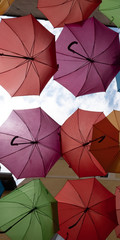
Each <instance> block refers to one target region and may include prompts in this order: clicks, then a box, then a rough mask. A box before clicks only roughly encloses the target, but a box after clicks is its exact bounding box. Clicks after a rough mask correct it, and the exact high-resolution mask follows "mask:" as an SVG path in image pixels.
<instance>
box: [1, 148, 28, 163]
mask: <svg viewBox="0 0 120 240" xmlns="http://www.w3.org/2000/svg"><path fill="white" fill-rule="evenodd" d="M28 147H31V144H30V145H28V146H25V147H23V148H21V149H19V150H17V151H15V152H12V153H9V154H7V155H5V156H3V157H0V160H1V159H4V158H6V157H9V156H11V155H12V154H15V153H17V152H20V151H22V150H23V149H25V148H28Z"/></svg>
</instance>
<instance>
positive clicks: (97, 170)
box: [61, 109, 106, 177]
mask: <svg viewBox="0 0 120 240" xmlns="http://www.w3.org/2000/svg"><path fill="white" fill-rule="evenodd" d="M104 117H105V116H104V114H103V113H102V112H90V111H85V110H81V109H77V111H75V112H74V113H73V114H72V115H71V116H70V117H69V118H68V119H67V120H66V121H65V123H64V124H63V125H62V126H61V146H62V155H63V158H64V159H65V161H66V162H67V163H68V164H69V166H70V167H71V168H72V169H73V170H74V171H75V173H76V174H77V175H78V176H79V177H88V176H103V175H105V174H106V173H105V171H104V169H103V167H102V166H101V165H100V164H99V162H98V161H97V160H96V159H95V157H94V156H93V155H92V154H91V152H90V151H89V149H90V145H91V140H92V130H93V124H94V123H96V122H98V121H100V120H102V119H103V118H104ZM100 140H102V139H101V138H100V139H96V141H100Z"/></svg>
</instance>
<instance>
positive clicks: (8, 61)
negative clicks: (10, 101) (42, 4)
mask: <svg viewBox="0 0 120 240" xmlns="http://www.w3.org/2000/svg"><path fill="white" fill-rule="evenodd" d="M56 71H57V63H56V51H55V36H54V35H53V34H51V33H50V32H49V31H48V30H47V29H46V28H44V27H43V26H42V25H41V24H40V23H39V22H38V21H37V20H36V19H35V18H34V17H33V16H32V15H28V16H24V17H19V18H12V19H4V20H2V22H1V23H0V85H1V86H2V87H3V88H5V89H6V90H7V91H8V92H9V94H10V95H11V96H18V95H39V94H40V92H41V91H42V89H43V88H44V86H45V85H46V83H47V82H48V80H49V79H50V78H51V77H52V76H53V74H54V73H55V72H56Z"/></svg>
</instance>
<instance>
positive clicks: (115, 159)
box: [90, 113, 120, 173]
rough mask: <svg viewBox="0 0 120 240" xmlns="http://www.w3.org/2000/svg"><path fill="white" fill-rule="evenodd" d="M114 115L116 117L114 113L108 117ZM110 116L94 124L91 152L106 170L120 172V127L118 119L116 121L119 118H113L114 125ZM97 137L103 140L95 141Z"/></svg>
mask: <svg viewBox="0 0 120 240" xmlns="http://www.w3.org/2000/svg"><path fill="white" fill-rule="evenodd" d="M116 115H117V114H116ZM112 116H113V117H114V114H111V115H109V117H108V118H109V119H111V117H112ZM118 116H119V113H118ZM108 118H107V117H106V118H104V119H103V120H101V121H99V122H97V123H96V124H94V126H93V132H92V141H91V145H90V152H91V153H92V154H93V155H94V157H95V158H96V159H97V160H98V161H99V163H100V164H101V165H102V167H103V168H104V169H105V171H106V172H112V173H114V172H116V173H120V129H119V127H118V126H119V124H118V121H116V122H115V121H114V120H118V119H119V118H116V119H113V124H114V125H113V124H112V123H111V122H110V121H109V120H108ZM115 125H116V126H117V128H116V127H115ZM97 138H98V139H100V138H101V139H102V141H94V139H97Z"/></svg>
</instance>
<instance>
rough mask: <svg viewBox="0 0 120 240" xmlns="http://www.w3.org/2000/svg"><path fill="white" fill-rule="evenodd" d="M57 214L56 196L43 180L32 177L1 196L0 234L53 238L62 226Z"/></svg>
mask: <svg viewBox="0 0 120 240" xmlns="http://www.w3.org/2000/svg"><path fill="white" fill-rule="evenodd" d="M57 215H58V214H57V202H56V200H55V199H54V198H53V197H52V195H51V194H50V193H49V192H48V190H47V189H46V188H45V187H44V185H43V184H42V182H41V181H40V180H38V179H36V180H32V181H31V182H29V183H27V184H25V185H23V186H22V187H20V188H17V189H16V190H14V191H13V192H11V193H10V194H8V195H7V196H5V197H4V198H2V199H1V200H0V234H2V233H6V234H7V235H8V236H9V237H10V239H12V240H16V239H18V240H23V239H29V240H32V239H35V240H38V239H40V240H48V239H51V237H52V236H53V234H54V233H55V232H56V231H58V229H59V228H58V216H57ZM46 229H47V231H46Z"/></svg>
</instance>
